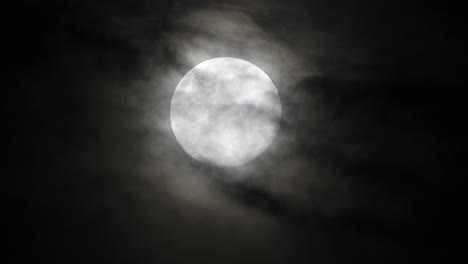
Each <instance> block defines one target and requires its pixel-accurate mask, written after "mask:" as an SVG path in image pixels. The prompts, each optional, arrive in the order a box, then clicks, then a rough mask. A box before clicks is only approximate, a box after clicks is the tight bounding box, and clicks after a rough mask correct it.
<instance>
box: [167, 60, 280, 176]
mask: <svg viewBox="0 0 468 264" xmlns="http://www.w3.org/2000/svg"><path fill="white" fill-rule="evenodd" d="M280 118H281V102H280V98H279V95H278V92H277V90H276V87H275V85H274V84H273V82H272V80H271V79H270V77H268V75H267V74H266V73H265V72H264V71H262V70H261V69H260V68H259V67H257V66H255V65H254V64H252V63H250V62H248V61H245V60H241V59H236V58H230V57H219V58H214V59H210V60H207V61H204V62H202V63H200V64H198V65H196V66H195V67H194V68H193V69H191V70H190V71H189V72H188V73H187V74H186V75H185V76H184V77H183V78H182V79H181V80H180V82H179V84H178V85H177V88H176V90H175V92H174V95H173V97H172V101H171V126H172V130H173V132H174V135H175V137H176V139H177V141H178V142H179V144H180V145H181V146H182V148H183V149H184V150H185V151H186V152H187V153H188V154H189V155H190V156H191V157H193V158H194V159H196V160H199V161H201V162H207V163H210V164H215V165H217V166H222V167H226V166H239V165H242V164H245V163H247V162H249V161H251V160H253V159H254V158H256V157H257V156H258V155H260V154H261V153H262V152H263V151H264V150H265V149H266V148H268V146H269V145H270V144H271V142H272V141H273V139H274V137H275V136H276V133H277V131H278V128H279V120H280Z"/></svg>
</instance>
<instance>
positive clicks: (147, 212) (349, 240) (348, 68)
mask: <svg viewBox="0 0 468 264" xmlns="http://www.w3.org/2000/svg"><path fill="white" fill-rule="evenodd" d="M7 9H8V10H6V13H7V15H6V20H7V23H6V24H5V25H6V27H7V33H6V34H5V36H8V37H7V40H6V41H5V44H6V45H7V48H6V49H4V52H5V53H6V54H5V55H6V56H5V61H6V63H5V64H6V65H7V67H8V68H9V69H8V71H7V73H8V74H7V78H8V82H7V83H8V85H7V84H5V88H6V89H5V90H6V94H5V95H4V107H5V109H6V110H7V111H6V113H7V119H8V126H7V128H6V131H7V137H6V138H5V139H6V140H5V141H7V150H8V160H7V170H6V173H5V174H4V188H5V189H6V193H7V200H6V203H7V211H6V217H5V218H6V219H7V222H8V223H7V225H6V228H7V229H8V231H7V232H8V237H7V243H8V244H9V246H8V251H9V252H10V254H9V255H8V258H9V257H12V259H13V260H14V261H12V263H30V262H31V261H34V262H38V261H45V262H46V263H419V262H421V261H425V260H440V261H441V262H442V263H444V262H448V261H449V258H450V257H451V256H454V254H453V253H454V252H455V251H457V248H459V246H457V243H456V242H455V240H453V239H452V236H453V235H454V234H456V232H457V228H458V227H457V222H458V221H460V220H457V219H459V218H458V217H457V216H456V215H457V214H458V212H459V211H460V210H461V208H462V207H460V206H459V205H458V204H457V203H458V202H457V201H459V200H460V198H461V197H460V196H461V195H459V192H458V191H457V190H456V188H455V186H457V183H456V179H457V178H458V177H459V175H461V174H462V171H463V169H462V167H464V166H462V164H463V162H462V160H461V157H460V156H461V153H462V145H463V144H462V142H464V140H462V135H464V133H463V132H462V130H461V129H460V128H459V126H460V123H462V120H463V119H462V114H461V113H462V106H463V103H462V102H461V100H462V98H463V97H462V96H461V92H460V91H461V89H462V88H463V87H464V76H463V75H464V74H463V67H464V66H465V64H466V61H465V60H464V59H463V58H462V56H463V53H464V52H463V48H464V40H463V38H462V36H461V35H462V33H461V31H459V29H458V28H459V27H461V26H460V24H461V23H462V19H461V17H462V16H461V14H460V13H461V9H459V8H457V7H456V6H454V5H453V4H449V3H446V4H444V5H442V4H441V3H439V4H437V5H436V4H430V3H428V2H423V1H413V2H411V3H409V2H407V1H336V0H333V1H274V0H262V1H149V0H138V1H130V0H122V1H86V0H85V1H72V0H70V1H18V2H17V3H16V4H11V5H8V7H7ZM457 10H460V11H457ZM215 57H235V58H241V59H244V60H247V61H250V62H252V63H254V64H255V65H257V66H259V67H260V68H262V69H263V70H264V71H265V72H266V73H267V74H268V75H269V77H270V78H271V79H272V81H273V82H274V83H275V85H276V88H277V89H278V93H279V95H280V98H281V103H282V118H281V121H280V129H279V131H278V134H277V136H276V138H275V140H274V141H273V143H272V145H271V146H270V147H269V148H268V149H267V151H266V152H265V153H263V154H262V155H261V156H259V157H258V158H256V159H255V160H253V161H252V162H250V163H248V164H246V165H244V166H240V167H230V168H219V167H215V166H212V165H209V164H203V163H200V162H198V161H196V160H194V159H192V158H191V157H190V156H189V155H188V154H187V153H185V152H184V151H183V149H182V148H181V146H180V145H179V144H178V143H177V140H176V139H175V136H174V134H173V132H172V130H171V126H170V120H169V113H170V102H171V97H172V94H173V92H174V90H175V87H176V86H177V83H178V82H179V80H180V79H181V78H182V76H184V74H185V73H186V72H187V71H188V70H190V69H191V68H192V67H193V66H195V65H197V64H199V63H201V62H203V61H205V60H207V59H210V58H215ZM6 262H9V261H6Z"/></svg>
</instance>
